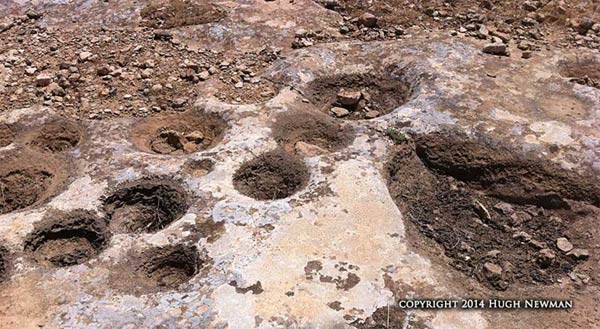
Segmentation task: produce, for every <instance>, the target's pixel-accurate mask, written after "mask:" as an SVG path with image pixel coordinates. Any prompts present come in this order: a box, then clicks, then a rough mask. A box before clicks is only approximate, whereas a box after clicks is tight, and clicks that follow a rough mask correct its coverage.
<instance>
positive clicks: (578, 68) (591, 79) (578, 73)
mask: <svg viewBox="0 0 600 329" xmlns="http://www.w3.org/2000/svg"><path fill="white" fill-rule="evenodd" d="M559 72H560V74H561V75H562V76H563V77H565V78H569V79H570V80H571V81H572V82H575V83H578V84H581V85H585V86H589V87H594V88H598V89H600V62H599V61H598V60H597V59H596V58H593V57H583V58H580V57H576V58H575V59H574V60H563V61H562V62H560V64H559Z"/></svg>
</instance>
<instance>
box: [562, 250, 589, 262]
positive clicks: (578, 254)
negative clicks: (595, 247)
mask: <svg viewBox="0 0 600 329" xmlns="http://www.w3.org/2000/svg"><path fill="white" fill-rule="evenodd" d="M567 255H569V256H571V257H573V258H575V259H577V260H586V259H588V258H590V251H589V250H587V249H579V248H575V249H573V250H571V251H570V252H569V253H568V254H567Z"/></svg>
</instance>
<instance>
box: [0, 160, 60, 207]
mask: <svg viewBox="0 0 600 329" xmlns="http://www.w3.org/2000/svg"><path fill="white" fill-rule="evenodd" d="M68 167H69V164H68V163H66V162H65V161H63V159H62V158H56V157H54V156H51V155H49V156H46V155H43V154H41V153H39V152H32V151H30V150H20V151H19V152H18V153H14V154H9V155H6V156H3V157H1V158H0V214H5V213H9V212H14V211H18V210H23V209H26V208H28V207H31V206H34V205H38V204H40V203H42V202H44V201H46V200H48V199H49V198H50V197H52V196H54V195H55V194H56V193H57V192H58V191H59V190H60V189H62V187H63V186H64V183H65V181H66V178H67V172H68Z"/></svg>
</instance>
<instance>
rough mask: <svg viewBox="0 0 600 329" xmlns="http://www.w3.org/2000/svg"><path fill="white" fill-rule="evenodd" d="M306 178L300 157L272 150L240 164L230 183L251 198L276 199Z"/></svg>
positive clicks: (300, 187)
mask: <svg viewBox="0 0 600 329" xmlns="http://www.w3.org/2000/svg"><path fill="white" fill-rule="evenodd" d="M309 177H310V174H309V171H308V168H307V167H306V165H305V164H304V162H303V161H302V160H300V159H298V158H296V157H294V156H292V155H290V154H289V153H287V152H285V151H284V150H282V149H276V150H273V151H270V152H267V153H263V154H261V155H259V156H258V157H256V158H254V159H252V160H250V161H248V162H245V163H244V164H242V166H241V167H240V168H239V169H238V170H237V171H236V172H235V174H234V175H233V185H234V186H235V188H236V189H237V190H238V191H239V192H240V193H242V194H244V195H247V196H249V197H252V198H254V199H257V200H276V199H283V198H287V197H289V196H291V195H293V194H294V193H296V192H297V191H299V190H301V189H302V188H303V187H304V186H306V184H307V183H308V179H309Z"/></svg>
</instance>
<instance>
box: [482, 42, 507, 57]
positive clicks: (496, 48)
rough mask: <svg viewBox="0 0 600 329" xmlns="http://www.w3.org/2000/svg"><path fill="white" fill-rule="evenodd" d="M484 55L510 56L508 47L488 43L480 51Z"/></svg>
mask: <svg viewBox="0 0 600 329" xmlns="http://www.w3.org/2000/svg"><path fill="white" fill-rule="evenodd" d="M482 51H483V52H484V53H485V54H491V55H497V56H510V52H509V51H508V46H507V45H505V44H502V43H490V44H487V45H486V46H485V47H483V50H482Z"/></svg>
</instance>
